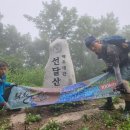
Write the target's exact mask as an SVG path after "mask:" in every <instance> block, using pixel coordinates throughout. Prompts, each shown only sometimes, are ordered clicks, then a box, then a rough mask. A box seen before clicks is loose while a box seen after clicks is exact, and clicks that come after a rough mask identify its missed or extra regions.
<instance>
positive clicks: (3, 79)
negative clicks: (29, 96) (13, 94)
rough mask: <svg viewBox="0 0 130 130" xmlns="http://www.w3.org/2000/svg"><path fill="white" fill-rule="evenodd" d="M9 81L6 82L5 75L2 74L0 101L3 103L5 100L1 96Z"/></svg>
mask: <svg viewBox="0 0 130 130" xmlns="http://www.w3.org/2000/svg"><path fill="white" fill-rule="evenodd" d="M10 85H11V84H10V83H9V82H6V75H3V76H2V77H1V78H0V103H4V102H5V100H4V98H3V95H4V91H5V88H6V87H10Z"/></svg>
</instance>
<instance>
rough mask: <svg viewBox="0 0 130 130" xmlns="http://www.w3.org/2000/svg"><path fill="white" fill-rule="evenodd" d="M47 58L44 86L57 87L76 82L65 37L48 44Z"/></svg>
mask: <svg viewBox="0 0 130 130" xmlns="http://www.w3.org/2000/svg"><path fill="white" fill-rule="evenodd" d="M49 51H50V52H49V53H50V55H49V59H48V62H47V64H46V67H45V77H44V86H45V87H58V86H61V87H63V86H67V85H71V84H74V83H76V80H75V73H74V67H73V63H72V60H71V56H70V51H69V46H68V43H67V41H66V40H65V39H57V40H55V41H54V42H52V43H51V44H50V47H49Z"/></svg>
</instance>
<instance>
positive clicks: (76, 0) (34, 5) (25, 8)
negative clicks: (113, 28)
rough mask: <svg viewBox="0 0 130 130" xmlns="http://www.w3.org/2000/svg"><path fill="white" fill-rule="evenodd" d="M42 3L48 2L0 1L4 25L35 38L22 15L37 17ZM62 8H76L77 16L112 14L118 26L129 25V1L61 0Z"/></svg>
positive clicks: (36, 31)
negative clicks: (12, 26)
mask: <svg viewBox="0 0 130 130" xmlns="http://www.w3.org/2000/svg"><path fill="white" fill-rule="evenodd" d="M42 1H50V0H0V12H1V13H2V14H3V15H4V18H3V20H2V22H3V23H4V24H11V25H15V26H16V28H17V30H18V31H19V32H21V33H22V34H25V33H28V32H29V33H30V34H31V36H32V37H33V38H34V37H37V36H38V30H37V29H36V28H35V25H34V24H33V23H31V22H28V21H27V20H26V19H25V18H24V17H23V14H28V15H30V16H33V17H35V16H37V15H38V14H39V12H40V10H42V4H41V3H42ZM61 3H62V5H63V6H67V7H68V8H71V7H76V8H77V11H78V14H79V15H84V14H88V15H90V16H94V17H96V18H99V17H100V16H101V15H103V16H104V15H105V14H106V13H109V12H113V13H114V14H115V16H116V17H118V19H119V23H120V26H124V25H128V24H130V0H61Z"/></svg>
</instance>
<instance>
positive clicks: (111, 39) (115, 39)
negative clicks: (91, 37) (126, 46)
mask: <svg viewBox="0 0 130 130" xmlns="http://www.w3.org/2000/svg"><path fill="white" fill-rule="evenodd" d="M101 42H102V43H103V44H114V45H116V46H119V47H122V43H125V42H126V39H125V38H124V37H122V36H119V35H113V36H108V37H104V38H102V39H101Z"/></svg>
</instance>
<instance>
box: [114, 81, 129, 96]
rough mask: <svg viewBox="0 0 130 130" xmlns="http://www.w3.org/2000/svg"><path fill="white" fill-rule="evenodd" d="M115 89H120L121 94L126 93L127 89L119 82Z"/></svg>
mask: <svg viewBox="0 0 130 130" xmlns="http://www.w3.org/2000/svg"><path fill="white" fill-rule="evenodd" d="M116 90H117V91H120V92H121V94H128V92H127V89H126V87H125V84H124V83H121V84H119V85H117V86H116Z"/></svg>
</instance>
